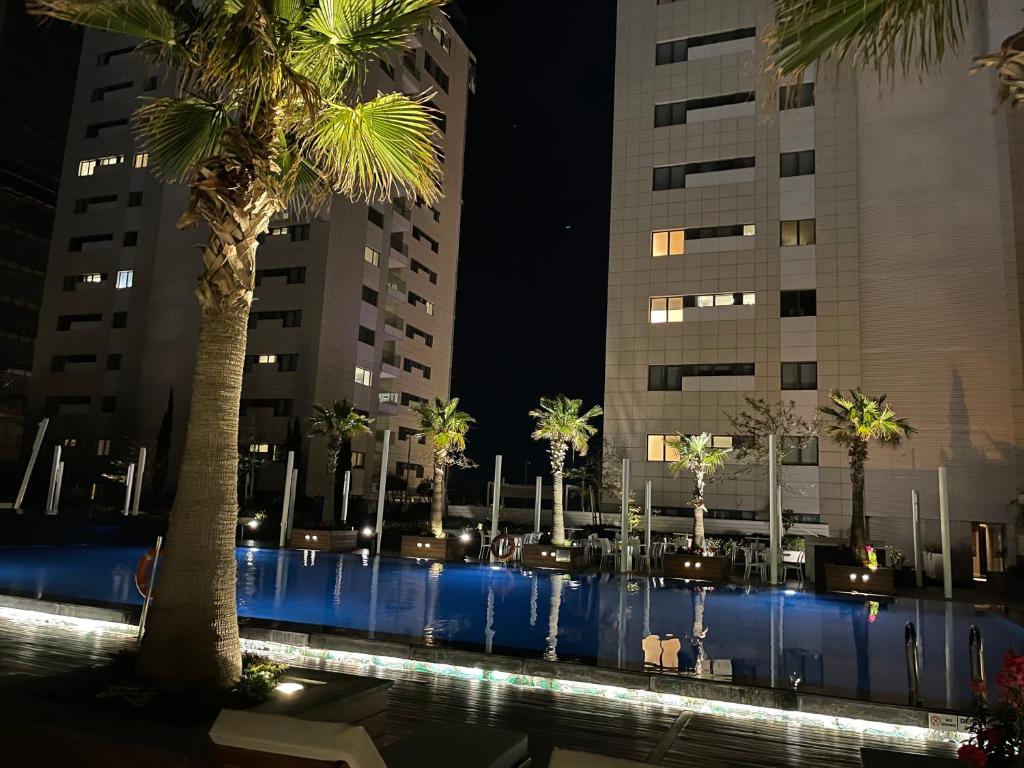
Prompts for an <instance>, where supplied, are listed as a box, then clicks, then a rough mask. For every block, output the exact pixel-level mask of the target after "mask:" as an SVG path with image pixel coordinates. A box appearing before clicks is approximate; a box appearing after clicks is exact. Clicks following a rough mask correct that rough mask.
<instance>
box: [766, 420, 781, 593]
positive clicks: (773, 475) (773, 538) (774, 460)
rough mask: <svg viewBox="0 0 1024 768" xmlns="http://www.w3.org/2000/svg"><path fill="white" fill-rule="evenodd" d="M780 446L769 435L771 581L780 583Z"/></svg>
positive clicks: (769, 548) (773, 436)
mask: <svg viewBox="0 0 1024 768" xmlns="http://www.w3.org/2000/svg"><path fill="white" fill-rule="evenodd" d="M778 450H779V449H778V445H777V441H776V437H775V435H768V543H769V547H768V550H769V553H770V554H769V557H770V558H771V559H770V561H769V566H768V567H769V571H770V573H769V580H770V581H771V583H772V584H778V583H779V545H780V543H781V542H780V541H779V527H780V521H781V519H782V510H781V509H779V491H778V486H779V478H778Z"/></svg>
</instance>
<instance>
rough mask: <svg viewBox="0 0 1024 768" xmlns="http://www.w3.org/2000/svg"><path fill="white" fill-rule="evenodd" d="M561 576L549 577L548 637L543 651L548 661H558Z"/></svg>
mask: <svg viewBox="0 0 1024 768" xmlns="http://www.w3.org/2000/svg"><path fill="white" fill-rule="evenodd" d="M562 581H563V576H562V574H552V576H551V611H550V613H548V636H547V638H546V639H547V642H548V646H547V649H546V650H545V651H544V658H545V659H547V660H548V661H558V654H557V653H556V648H557V646H558V612H559V611H560V610H561V608H562Z"/></svg>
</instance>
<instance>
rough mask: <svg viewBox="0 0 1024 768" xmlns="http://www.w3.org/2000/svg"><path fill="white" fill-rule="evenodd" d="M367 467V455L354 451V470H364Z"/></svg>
mask: <svg viewBox="0 0 1024 768" xmlns="http://www.w3.org/2000/svg"><path fill="white" fill-rule="evenodd" d="M365 466H366V454H365V453H363V452H362V451H352V469H362V468H363V467H365Z"/></svg>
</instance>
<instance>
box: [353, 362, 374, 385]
mask: <svg viewBox="0 0 1024 768" xmlns="http://www.w3.org/2000/svg"><path fill="white" fill-rule="evenodd" d="M355 380H356V384H362V385H363V386H364V387H370V386H373V372H372V371H368V370H366V369H365V368H360V367H359V366H356V376H355Z"/></svg>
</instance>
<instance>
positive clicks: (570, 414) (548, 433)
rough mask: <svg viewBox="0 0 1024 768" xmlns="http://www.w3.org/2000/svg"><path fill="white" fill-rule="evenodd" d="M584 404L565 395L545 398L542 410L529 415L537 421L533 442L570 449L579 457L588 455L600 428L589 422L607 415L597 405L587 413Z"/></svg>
mask: <svg viewBox="0 0 1024 768" xmlns="http://www.w3.org/2000/svg"><path fill="white" fill-rule="evenodd" d="M582 408H583V401H582V400H575V399H573V398H570V397H566V396H565V395H558V396H557V397H542V398H541V399H540V407H539V408H534V409H533V410H532V411H530V416H532V417H533V418H535V419H537V426H536V428H535V429H534V430H533V434H532V435H531V437H533V439H534V440H548V441H550V442H551V443H553V444H556V443H560V444H565V445H571V446H572V447H573V450H575V451H576V453H578V454H579V455H580V456H586V455H587V441H588V440H590V438H591V437H592V436H593V435H594V434H595V433H596V432H597V427H595V426H594V425H593V424H590V423H589V422H590V419H593V418H596V417H598V416H600V415H601V414H602V413H604V411H603V410H602V409H601V406H599V405H595V406H593V407H592V408H590V409H589V410H588V411H586V412H584V413H580V410H581V409H582Z"/></svg>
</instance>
